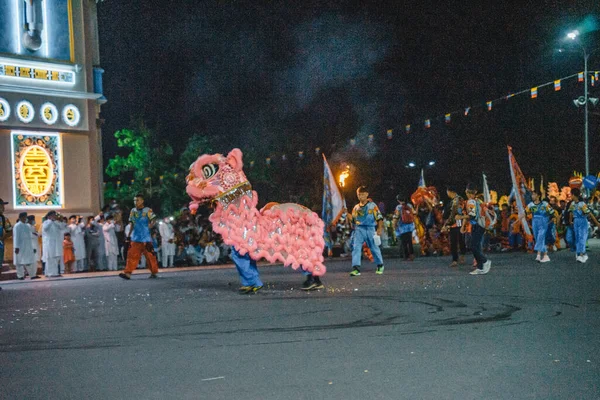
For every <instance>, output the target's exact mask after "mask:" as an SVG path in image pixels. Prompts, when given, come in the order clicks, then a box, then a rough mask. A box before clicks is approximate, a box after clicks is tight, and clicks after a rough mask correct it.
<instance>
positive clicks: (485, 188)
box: [481, 174, 492, 204]
mask: <svg viewBox="0 0 600 400" xmlns="http://www.w3.org/2000/svg"><path fill="white" fill-rule="evenodd" d="M481 175H483V202H484V203H486V204H489V203H491V202H492V196H491V194H490V187H489V186H488V183H487V176H485V174H481Z"/></svg>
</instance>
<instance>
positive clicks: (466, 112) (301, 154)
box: [116, 71, 600, 188]
mask: <svg viewBox="0 0 600 400" xmlns="http://www.w3.org/2000/svg"><path fill="white" fill-rule="evenodd" d="M588 74H589V76H590V82H591V85H592V86H597V82H599V79H600V71H589V72H588ZM575 77H577V82H583V81H584V80H585V73H584V72H578V73H575V74H572V75H569V76H566V77H563V78H560V79H555V80H552V81H549V82H546V83H542V84H539V85H537V86H533V87H530V88H528V89H523V90H521V91H518V92H509V93H508V94H507V95H505V96H502V97H498V98H496V99H491V100H487V101H486V102H485V107H486V109H487V111H492V108H493V106H495V105H496V106H497V105H498V103H499V102H502V101H508V100H510V99H511V98H513V97H515V96H519V95H522V94H525V93H528V94H529V96H530V98H532V99H535V98H537V97H538V96H539V89H541V88H544V87H546V86H551V87H553V88H554V91H555V92H558V91H560V90H561V89H562V82H563V81H566V80H568V79H572V78H575ZM482 106H483V105H479V106H478V105H475V106H473V105H471V106H467V107H463V108H461V109H459V110H454V111H451V112H446V113H444V114H441V115H439V116H437V117H435V118H426V119H424V120H422V121H423V125H422V126H423V127H424V129H430V128H431V126H432V120H433V121H440V120H441V119H442V118H443V121H444V123H445V124H446V125H450V124H451V123H452V120H453V119H452V115H459V116H460V115H461V114H462V115H463V116H464V117H469V116H470V115H471V114H472V111H473V110H474V109H476V108H480V107H482ZM413 126H417V127H418V126H421V125H419V124H417V125H415V124H414V123H408V124H405V125H404V132H405V133H406V134H410V133H412V131H413ZM393 132H394V130H393V129H386V138H387V139H388V140H392V139H393V137H394V134H393ZM375 137H376V136H375V134H369V135H367V136H366V140H367V141H368V143H369V144H373V143H374V142H375ZM349 143H350V145H351V146H356V145H357V139H356V138H352V139H350V140H349ZM314 153H315V154H316V155H317V156H318V155H320V154H322V151H321V147H315V148H314ZM292 154H294V153H292ZM295 154H297V159H299V160H303V159H305V158H307V157H306V155H308V154H310V153H307V152H305V151H304V150H300V151H297V152H295ZM276 157H277V156H276V155H275V154H270V155H269V156H267V157H265V158H264V161H265V165H267V166H270V165H271V164H272V163H273V160H275V159H276ZM280 157H281V161H283V162H286V161H288V157H287V155H286V154H280ZM249 164H250V167H254V166H255V165H256V162H255V160H250V161H249ZM169 176H170V175H169ZM178 176H179V174H173V177H174V178H178ZM163 178H164V177H163V176H161V177H160V181H161V183H162V181H163ZM149 180H150V178H146V179H144V181H145V183H146V184H147V183H148V182H149ZM121 183H122V182H121V181H120V180H119V181H116V187H117V188H120V186H121ZM134 183H135V180H133V179H132V180H131V184H132V185H133V184H134Z"/></svg>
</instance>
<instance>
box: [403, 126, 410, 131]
mask: <svg viewBox="0 0 600 400" xmlns="http://www.w3.org/2000/svg"><path fill="white" fill-rule="evenodd" d="M404 130H406V133H410V125H406V126H405V127H404Z"/></svg>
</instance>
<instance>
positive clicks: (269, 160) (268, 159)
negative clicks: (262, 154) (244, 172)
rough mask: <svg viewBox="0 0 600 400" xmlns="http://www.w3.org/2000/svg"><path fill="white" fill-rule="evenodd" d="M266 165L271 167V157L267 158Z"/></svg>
mask: <svg viewBox="0 0 600 400" xmlns="http://www.w3.org/2000/svg"><path fill="white" fill-rule="evenodd" d="M265 163H266V164H267V165H271V157H267V158H265Z"/></svg>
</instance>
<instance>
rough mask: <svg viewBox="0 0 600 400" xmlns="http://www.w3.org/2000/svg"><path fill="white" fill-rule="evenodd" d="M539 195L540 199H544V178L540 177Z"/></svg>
mask: <svg viewBox="0 0 600 400" xmlns="http://www.w3.org/2000/svg"><path fill="white" fill-rule="evenodd" d="M540 194H541V195H542V199H545V198H546V188H545V187H544V177H543V176H541V175H540Z"/></svg>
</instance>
